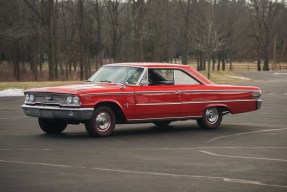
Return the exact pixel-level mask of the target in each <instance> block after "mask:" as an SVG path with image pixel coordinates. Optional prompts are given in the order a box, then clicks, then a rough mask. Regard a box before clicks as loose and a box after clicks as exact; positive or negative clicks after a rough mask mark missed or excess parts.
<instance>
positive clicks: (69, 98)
mask: <svg viewBox="0 0 287 192" xmlns="http://www.w3.org/2000/svg"><path fill="white" fill-rule="evenodd" d="M67 103H68V104H73V97H72V96H71V95H69V96H68V97H67Z"/></svg>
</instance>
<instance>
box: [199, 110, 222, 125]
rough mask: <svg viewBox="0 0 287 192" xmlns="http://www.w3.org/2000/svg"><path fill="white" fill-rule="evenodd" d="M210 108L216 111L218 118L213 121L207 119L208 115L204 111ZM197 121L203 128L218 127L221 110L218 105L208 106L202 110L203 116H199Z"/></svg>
mask: <svg viewBox="0 0 287 192" xmlns="http://www.w3.org/2000/svg"><path fill="white" fill-rule="evenodd" d="M211 108H215V109H216V110H217V111H218V119H217V121H216V122H215V123H210V122H209V121H208V120H207V118H208V117H207V115H206V111H207V110H209V109H211ZM199 121H200V122H199V125H200V126H201V127H202V128H204V129H217V128H218V127H219V125H220V124H221V121H222V112H221V110H220V109H219V108H218V107H208V108H206V109H205V110H204V113H203V118H201V119H200V120H199Z"/></svg>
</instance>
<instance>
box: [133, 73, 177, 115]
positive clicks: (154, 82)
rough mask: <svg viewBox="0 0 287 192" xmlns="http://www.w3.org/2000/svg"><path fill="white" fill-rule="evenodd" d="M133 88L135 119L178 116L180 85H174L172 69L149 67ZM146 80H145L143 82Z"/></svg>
mask: <svg viewBox="0 0 287 192" xmlns="http://www.w3.org/2000/svg"><path fill="white" fill-rule="evenodd" d="M145 76H146V77H144V78H143V82H142V83H141V86H138V87H137V88H136V90H135V113H134V114H135V116H134V118H135V119H137V120H148V119H167V118H173V117H179V116H180V108H181V100H180V87H179V86H178V85H174V72H173V69H149V70H148V71H147V73H146V74H145ZM144 81H146V82H144Z"/></svg>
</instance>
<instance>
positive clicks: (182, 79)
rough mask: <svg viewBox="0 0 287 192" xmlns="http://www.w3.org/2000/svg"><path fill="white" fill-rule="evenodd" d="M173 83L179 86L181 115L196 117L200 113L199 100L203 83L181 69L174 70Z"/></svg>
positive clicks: (200, 104) (200, 105)
mask: <svg viewBox="0 0 287 192" xmlns="http://www.w3.org/2000/svg"><path fill="white" fill-rule="evenodd" d="M175 84H176V86H179V87H180V99H181V109H180V114H181V115H182V116H183V117H198V116H201V114H202V108H203V107H202V103H200V102H197V101H198V100H201V97H202V93H201V92H198V90H202V88H203V86H204V85H203V84H202V83H201V82H200V81H199V80H197V79H196V78H194V77H193V76H192V75H191V74H189V73H187V72H185V71H183V70H175Z"/></svg>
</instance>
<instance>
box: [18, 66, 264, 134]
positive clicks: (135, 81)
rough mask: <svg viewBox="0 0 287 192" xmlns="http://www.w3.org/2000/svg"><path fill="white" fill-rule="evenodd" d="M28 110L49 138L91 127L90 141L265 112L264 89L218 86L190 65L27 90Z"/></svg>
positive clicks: (127, 69) (116, 70) (112, 72)
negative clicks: (141, 127)
mask: <svg viewBox="0 0 287 192" xmlns="http://www.w3.org/2000/svg"><path fill="white" fill-rule="evenodd" d="M24 94H25V102H24V104H23V105H22V108H23V110H24V112H25V114H26V115H28V116H33V117H38V122H39V125H40V127H41V129H42V130H43V131H44V132H46V133H51V134H57V133H61V132H62V131H63V130H64V129H65V128H66V127H67V124H79V123H83V124H85V127H86V130H87V133H88V134H89V135H90V136H108V135H110V134H112V133H113V131H114V128H115V125H116V124H124V123H147V122H149V123H150V122H151V123H154V124H155V125H156V126H163V127H164V126H168V125H169V124H170V123H171V122H173V121H177V120H187V119H195V120H197V123H198V125H199V126H200V127H201V128H205V129H215V128H217V127H219V125H220V123H221V120H222V116H223V115H225V114H227V113H232V114H236V113H243V112H248V111H254V110H258V109H260V107H261V104H262V100H261V99H260V96H261V90H260V88H258V87H250V86H233V85H216V84H214V83H212V82H211V81H209V80H208V79H207V78H205V77H204V76H203V75H201V74H200V73H198V72H197V71H196V70H194V69H192V68H191V67H189V66H187V65H178V64H163V63H119V64H109V65H104V66H102V67H101V68H100V69H99V70H98V71H97V72H96V73H95V74H94V75H92V76H91V78H90V79H88V80H87V81H86V83H84V84H79V85H66V86H57V87H45V88H32V89H28V90H25V93H24Z"/></svg>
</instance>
